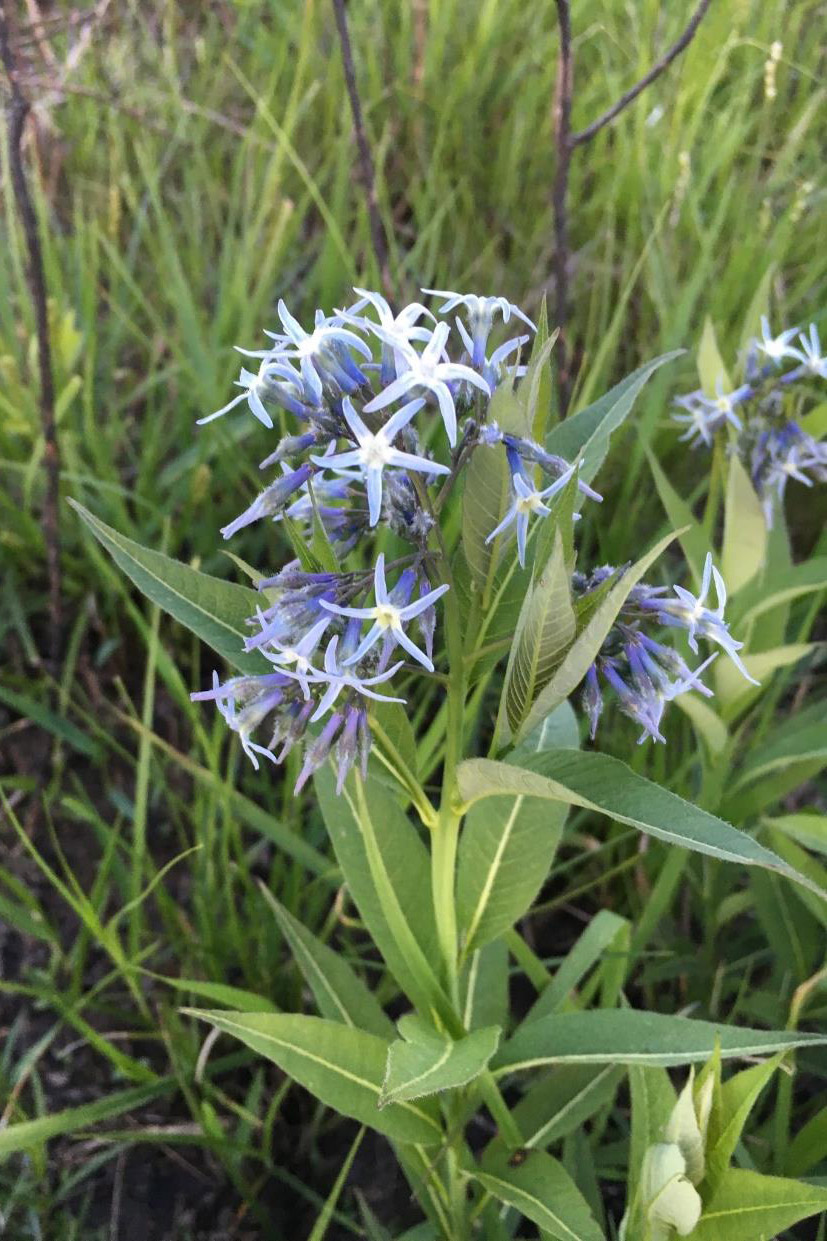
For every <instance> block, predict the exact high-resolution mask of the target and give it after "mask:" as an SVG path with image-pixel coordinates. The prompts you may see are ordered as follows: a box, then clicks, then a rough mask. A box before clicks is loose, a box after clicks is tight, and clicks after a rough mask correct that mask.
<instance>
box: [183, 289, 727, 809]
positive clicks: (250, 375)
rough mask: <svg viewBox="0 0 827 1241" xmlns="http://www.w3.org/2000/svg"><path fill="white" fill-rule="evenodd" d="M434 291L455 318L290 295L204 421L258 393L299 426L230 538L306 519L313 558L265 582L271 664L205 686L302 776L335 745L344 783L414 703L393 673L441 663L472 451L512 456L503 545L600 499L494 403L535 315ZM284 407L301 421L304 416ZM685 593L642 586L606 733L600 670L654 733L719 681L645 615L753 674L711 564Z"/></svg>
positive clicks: (628, 624)
mask: <svg viewBox="0 0 827 1241" xmlns="http://www.w3.org/2000/svg"><path fill="white" fill-rule="evenodd" d="M423 291H424V292H425V293H426V294H432V295H433V296H435V297H437V298H439V299H442V301H441V304H440V305H438V307H437V312H436V314H434V313H433V312H432V311H431V310H429V309H428V308H427V307H426V306H425V305H424V304H422V303H419V302H414V303H412V304H411V305H408V306H406V307H405V308H404V309H403V310H402V311H400V312H399V313H395V312H394V310H393V309H392V308H391V307H390V306H389V305H388V303H387V301H386V300H385V299H384V298H383V297H381V295H380V294H378V293H374V292H371V291H370V290H366V289H356V290H355V292H356V295H357V300H356V301H355V302H354V303H353V304H352V305H351V306H349V307H347V308H346V309H342V310H336V311H335V312H334V313H333V315H331V316H326V315H324V314H323V313H322V312H321V311H317V312H316V316H315V320H314V324H313V328H312V330H310V331H308V330H305V329H304V328H303V327H302V326H301V324H300V323H299V322H298V321H297V320H296V319H295V318H294V317H293V316H292V315H291V314H290V312H289V311H288V309H287V307H286V306H285V304H284V302H283V301H280V302H279V303H278V314H279V319H280V321H281V328H282V330H281V331H280V332H270V333H267V335H268V336H269V337H270V340H271V342H272V343H271V345H270V347H269V348H266V349H260V350H254V351H245V350H241V351H240V352H242V353H246V355H247V356H248V357H253V358H255V359H257V361H258V369H257V371H255V372H253V371H250V370H248V369H247V368H246V367H243V368H242V369H241V373H240V376H239V379H238V387H239V388H240V392H239V393H238V394H237V395H236V396H235V397H234V398H233V400H231V401H230V402H229V403H228V404H226V405H224V406H222V408H221V409H218V410H216V411H215V413H213V414H210V415H209V416H208V417H206V418H203V419H202V420H201V421H202V422H210V421H212V420H213V419H215V418H219V417H221V416H222V415H224V414H226V413H228V412H229V411H230V410H232V409H234V408H236V407H238V406H242V405H245V404H246V406H247V408H248V409H249V410H250V412H251V413H252V414H253V416H254V417H255V418H256V419H257V420H258V421H259V422H260V423H262V424H263V425H264V426H265V427H267V429H268V430H273V428H274V426H275V425H276V423H277V422H278V423H279V424H280V431H281V437H280V438H279V440H278V442H277V444H276V446H275V448H274V450H273V451H272V452H270V454H269V455H268V456H267V457H266V459H265V460H264V461H263V462H262V463H261V465H262V468H263V469H268V468H272V467H276V469H277V471H278V472H277V475H276V478H275V479H274V481H273V482H271V483H270V484H269V486H267V487H266V488H265V489H264V491H262V493H261V494H260V495H259V496H258V497H257V498H256V499H255V500H254V501H253V503H252V504H250V505H249V507H247V508H246V509H245V510H244V512H243V513H241V514H240V515H239V516H238V517H236V518H235V520H234V521H231V522H230V523H229V524H228V525H227V526H225V527H224V529H223V530H222V534H223V536H224V538H225V539H229V538H231V537H232V536H233V535H235V534H236V533H237V532H238V531H240V530H243V529H245V528H246V527H247V526H250V525H252V524H254V523H256V522H259V521H262V520H265V519H268V520H271V521H275V522H283V521H284V520H285V519H287V522H286V523H285V524H286V525H287V534H288V536H289V538H290V539H291V541H292V542H293V546H294V550H295V552H296V554H297V556H298V557H299V558H298V559H296V560H293V561H291V562H290V563H289V564H287V565H286V566H285V567H284V568H282V569H281V571H280V572H278V573H276V574H275V576H272V577H264V578H263V579H262V580H261V581H260V582H259V584H258V585H259V590H260V592H261V606H260V607H259V608H258V610H257V612H256V615H255V616H254V617H251V618H250V621H249V625H250V634H249V636H248V637H247V638H246V641H245V649H246V653H247V655H248V656H250V657H255V655H256V654H257V655H258V657H259V658H260V660H261V664H262V668H266V663H269V664H270V665H271V670H270V671H262V672H261V673H257V674H253V675H245V676H239V677H234V678H232V679H230V680H228V681H226V682H225V683H223V684H222V683H221V682H220V681H219V679H218V677H215V678H214V681H213V686H212V688H211V689H209V690H205V691H202V692H200V693H197V694H194V695H193V697H194V698H195V699H197V700H199V701H206V700H209V701H213V702H215V703H216V705H217V707H218V709H219V711H220V712H221V714H222V715H223V717H224V719H225V720H226V721H227V723H228V724H229V726H230V727H231V728H232V729H233V730H234V731H235V732H237V733H238V734H239V737H240V738H241V742H242V745H243V748H244V751H245V753H246V754H247V755H248V757H249V758H250V760H251V761H252V763H253V764H254V765H255V766H256V767H258V765H259V758H261V757H263V758H266V759H267V760H269V761H271V762H274V763H280V762H281V761H282V760H283V759H284V758H285V756H286V755H287V754H288V753H289V752H290V751H291V749H293V748H294V747H295V746H299V745H300V746H301V747H302V763H301V767H300V772H299V776H298V782H297V786H296V787H297V790H298V789H300V788H301V787H302V786H303V785H304V783H305V782H306V781H307V780H308V779H309V777H310V776H311V775H312V773H313V772H314V771H315V770H316V769H317V768H318V767H319V766H320V765H321V764H322V763H323V762H325V761H326V760H327V759H328V757H332V759H333V761H334V763H335V765H336V768H337V772H338V783H339V788H341V786H342V784H343V782H344V780H345V779H346V777H347V774H348V772H349V771H350V769H351V768H352V767H353V765H354V763H356V762H357V761H358V762H360V763H361V765H362V769H363V770H364V768H365V764H366V763H367V758H368V753H369V750H370V745H371V731H370V717H369V711H370V709H371V707H370V704H371V703H377V702H378V703H382V702H404V701H405V699H404V698H403V697H400V695H399V694H398V693H397V692H395V687H394V688H393V689H392V687H391V686H390V684H389V683H390V682H391V681H393V680H394V679H396V683H397V684H399V682H401V681H402V679H403V678H404V677H407V676H409V675H410V674H411V673H417V674H425V673H427V674H433V673H434V671H435V669H434V635H435V630H436V621H437V613H436V605H437V604H438V602H439V601H440V599H441V598H442V597H443V596H444V595H445V593H446V592H447V591H448V589H449V584H448V582H447V581H444V580H441V579H442V578H443V577H445V576H447V575H446V573H445V568H444V564H442V565H441V561H440V554H441V553H440V543H441V536H439V532H438V531H437V530H436V529H435V527H436V524H437V522H438V521H439V517H440V512H441V510H442V506H443V503H444V500H445V497H446V496H447V495H449V494H450V492H451V489H452V484H453V480H454V478H455V477H456V475H457V474H458V473H459V471H460V470H461V469H462V468H463V466H464V465H465V463H466V462H467V461H468V460H469V459H470V457H471V454H472V452H474V451H476V450H477V449H482V450H484V451H487V450H488V449H490V448H492V447H499V448H500V449H501V450H504V452H505V458H506V461H507V464H508V469H509V475H510V484H511V487H510V499H509V502H508V504H507V506H506V511H505V513H504V516H503V517H502V520H501V521H499V522H498V523H497V524H496V526H494V528H493V529H492V530H491V531H490V532H489V533H488V542H492V541H493V540H495V539H510V538H511V537H515V538H516V548H517V558H518V561H519V564H520V565H521V566H523V567H525V564H526V556H527V547H528V540H529V537H530V535H531V524H532V522H536V521H538V520H542V519H544V518H545V517H547V516H548V515H549V514H550V512H551V508H550V503H549V502H550V501H552V499H553V497H554V496H555V495H557V494H558V493H559V492H561V491H562V490H563V489H564V488H565V487H566V485H567V484H568V483H569V482H570V481H572V480H573V482H574V485H576V486H577V487H578V488H579V490H580V492H581V493H582V494H583V495H584V496H586V497H588V498H589V499H591V500H595V501H600V499H601V497H600V495H599V494H598V493H597V492H595V491H594V490H593V489H592V488H591V487H590V486H589V485H588V483H587V482H586V481H585V480H583V479H581V478H580V476H579V466H580V463H579V462H577V461H575V462H570V461H566V460H565V459H564V458H562V457H560V456H557V455H555V454H553V453H550V452H548V451H547V450H546V449H545V448H544V447H543V445H542V444H539V443H536V442H535V441H534V440H532V439H529V438H527V437H525V436H520V435H517V434H514V433H512V432H509V431H506V430H503V429H501V428H500V427H499V426H498V425H497V423H496V422H494V421H492V420H491V418H490V417H489V406H490V400H491V397H492V395H493V393H494V390H495V389H496V388H497V386H498V385H500V384H501V383H503V382H506V381H507V382H514V381H515V380H516V379H518V378H520V377H521V376H522V375H523V374H524V373H525V369H526V368H525V367H524V366H521V365H520V353H521V350H522V349H523V348H524V346H525V345H527V343H528V342H529V340H530V336H529V335H528V334H527V333H523V334H521V335H518V336H516V337H512V338H511V339H509V340H506V341H505V342H504V343H502V344H499V345H497V346H496V347H494V348H491V347H490V344H489V342H490V340H491V336H492V332H493V331H494V327H495V322H497V321H499V323H501V324H503V325H504V324H508V323H509V322H510V321H511V320H512V319H514V320H519V321H521V323H522V324H524V325H525V326H526V327H527V328H529V329H531V330H534V325H533V324H532V323H531V321H530V320H529V319H527V317H526V316H525V315H524V314H523V312H522V311H521V310H520V309H519V308H518V307H517V306H514V305H512V304H511V303H510V302H508V301H507V300H506V299H505V298H502V297H479V296H477V295H473V294H467V295H466V294H459V293H451V292H448V291H440V290H423ZM460 308H461V309H462V311H463V312H464V317H456V318H455V320H454V324H453V325H452V324H451V323H449V322H448V321H447V320H446V319H439V318H437V315H441V314H450V313H451V312H453V311H455V310H458V309H460ZM454 327H455V329H456V332H453V330H452V328H454ZM452 345H453V346H454V348H453V349H452V348H451V346H452ZM285 415H289V416H290V417H291V418H292V419H294V420H295V421H296V422H297V423H298V426H292V427H290V426H288V425H286V422H285ZM380 526H382V527H384V528H385V529H386V530H389V531H390V532H392V533H393V534H394V535H395V536H397V538H400V539H401V540H403V542H404V543H405V544H407V546H408V548H409V550H408V551H407V552H406V553H405V554H403V555H401V556H399V557H398V558H397V559H395V560H394V561H392V562H391V563H388V564H386V562H385V556H384V554H379V555H378V556H376V558H375V560H372V565H373V567H372V568H371V569H370V570H368V571H366V570H364V569H362V568H360V567H358V565H359V563H360V562H361V561H360V558H359V557H356V558H354V564H353V566H352V567H351V565H350V561H349V560H348V557H349V554H350V553H351V551H352V550H353V549H354V548H355V547H356V546H357V544H359V543H360V541H362V540H364V538H365V536H370V535H371V534H372V533H373V532H375V531H376V530H377V528H378V527H380ZM438 536H439V537H438ZM320 541H321V542H320ZM314 549H315V550H314ZM320 557H322V558H321V559H320ZM612 572H613V571H612V570H609V569H602V570H598V571H597V572H596V573H594V574H592V575H591V576H590V577H584V576H583V575H577V574H576V575H575V580H574V587H575V590H576V591H579V592H580V593H581V594H583V595H587V594H589V593H590V592H591V591H593V590H596V589H598V588H599V587H600V585H601V582H603V581H604V580H605V578H606V577H607V576H609V575H610V574H611V573H612ZM710 573H714V574H715V583H716V588H717V590H718V606H717V607H716V608H715V609H714V610H713V609H711V608H709V607H707V606H706V602H705V600H706V596H707V594H708V589H709V584H710ZM675 589H676V597H675V598H674V599H665V598H664V597H663V591H662V590H661V589H658V588H649V587H643V586H639V587H637V588H636V589H635V591H633V592H632V595H631V596H630V598H629V601H628V603H627V605H626V608H625V609H624V612H623V613H622V614H621V616H620V617H619V619H618V623H617V625H616V626H615V628H614V629H613V631H612V633H611V634H610V636H609V639H607V642H606V644H604V647H603V650H602V651H601V653H600V655H599V656H598V659H597V660H596V662H595V664H594V666H593V667H592V668H591V670H590V671H589V674H588V678H587V683H586V690H585V696H584V701H585V707H586V711H587V714H588V716H589V719H590V721H591V726H592V735H593V734H594V730H595V728H596V726H597V720H598V717H599V715H600V712H601V710H602V689H601V682H602V683H603V684H605V685H607V686H609V687H611V688H612V689H613V690H614V691H615V693H616V694H617V696H618V698H619V701H620V705H621V708H622V709H623V710H624V711H626V712H627V713H628V714H629V715H631V716H632V717H633V718H634V719H636V720H638V721H639V722H640V723H641V724H642V726H643V729H644V735H645V736H647V735H648V736H652V737H654V738H656V739H657V740H662V739H663V738H662V735H661V733H660V728H659V724H660V719H661V716H662V714H663V709H664V705H665V703H667V702H668V701H670V700H671V699H672V698H674V697H676V696H677V695H678V694H679V693H683V692H685V691H686V690H689V689H695V690H700V692H702V693H709V692H710V691H708V690H707V689H706V687H705V686H704V685H703V683H702V682H701V681H700V673H701V672H702V671H703V669H704V668H705V667H706V664H702V665H701V667H700V668H699V669H697V670H695V671H694V672H692V671H690V669H689V668H688V667H687V665H686V664H685V662H684V661H683V659H682V658H681V657H680V656H679V655H677V654H676V653H675V652H674V651H671V650H670V649H669V648H668V647H666V646H664V645H662V644H661V643H660V642H658V641H657V640H656V639H654V638H652V637H651V636H649V634H647V633H646V632H645V631H644V627H645V625H646V624H655V625H659V626H663V625H670V626H676V625H677V626H680V627H683V628H684V629H685V630H686V631H687V633H688V635H689V643H690V646H691V647H692V649H693V650H696V649H697V647H696V638H697V637H701V638H705V639H707V640H710V641H712V642H716V643H718V644H719V645H720V646H722V647H723V648H724V649H725V650H726V651H727V652H728V654H729V655H730V656H731V657H732V658H733V659H734V660H735V661H736V662H737V663H739V666H741V668H742V671H745V670H744V669H743V666H742V665H740V661H739V658H738V655H737V650H738V647H739V644H738V643H737V642H734V641H733V639H732V638H731V637H730V636H729V634H728V631H727V626H726V624H725V622H724V620H723V604H724V599H725V592H724V589H723V584H722V582H721V580H720V576H719V575H718V574H717V571H714V570H712V569H711V563H710V564H708V566H707V571H706V574H705V579H704V587H703V590H702V593H701V596H700V597H699V598H698V599H697V600H696V599H694V598H693V597H692V596H691V595H689V594H688V592H686V591H682V590H680V588H677V587H676V588H675ZM265 661H266V663H265ZM708 662H709V661H707V663H708ZM449 671H450V670H449ZM374 709H375V708H374ZM265 730H266V731H265ZM254 736H255V737H257V738H258V739H257V740H254Z"/></svg>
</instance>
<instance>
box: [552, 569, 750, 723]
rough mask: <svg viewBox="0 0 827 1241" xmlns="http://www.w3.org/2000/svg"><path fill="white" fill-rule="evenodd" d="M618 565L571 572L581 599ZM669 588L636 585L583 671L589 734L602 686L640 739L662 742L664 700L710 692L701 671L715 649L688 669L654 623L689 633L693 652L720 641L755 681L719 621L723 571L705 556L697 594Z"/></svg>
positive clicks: (598, 710) (723, 594) (614, 572)
mask: <svg viewBox="0 0 827 1241" xmlns="http://www.w3.org/2000/svg"><path fill="white" fill-rule="evenodd" d="M617 572H618V571H617V570H616V569H613V568H610V567H609V566H604V567H603V568H601V569H597V570H595V572H594V573H592V574H591V575H589V576H588V577H586V576H584V575H582V574H575V580H574V587H575V590H576V591H577V592H578V594H579V595H580V596H581V597H584V596H588V595H589V594H591V593H592V592H593V591H596V590H599V589H600V588H601V587H602V586H605V584H606V583H607V582H608V581H609V580H611V579H613V578H614V577H615V576H616V575H617ZM713 582H714V584H715V594H716V605H715V607H714V608H713V607H711V606H709V602H711V601H709V602H708V600H709V593H710V587H711V586H712V584H713ZM667 590H668V588H667V587H666V586H647V585H645V584H643V583H641V584H640V585H637V586H635V587H633V589H632V590H631V592H630V594H629V597H628V599H627V600H626V603H625V604H624V605H623V607H622V608H621V611H620V615H619V616H618V620H617V622H616V624H615V625H614V626H613V627H612V630H611V632H610V633H609V635H608V637H607V638H606V641H605V642H604V643H603V646H602V647H601V650H600V654H599V655H598V657H597V659H596V660H595V662H594V663H593V664H592V665H591V667H590V668H589V670H588V672H587V674H586V683H585V687H584V690H583V698H582V701H583V709H584V711H585V712H586V715H587V716H588V719H589V725H590V733H591V736H592V738H594V736H595V733H596V732H597V725H598V723H599V721H600V716H601V714H602V712H603V686H604V685H605V686H607V687H609V688H611V689H612V690H614V692H615V694H616V696H617V699H618V701H619V703H620V709H621V711H622V712H623V713H624V715H628V716H629V718H630V719H632V720H634V721H635V723H636V724H639V725H640V727H641V729H642V730H643V731H642V732H641V734H640V737H639V739H638V744H640V743H641V742H643V741H645V740H646V738H647V737H651V738H652V739H653V740H654V741H665V738H664V736H663V734H662V732H661V729H660V725H661V721H662V719H663V713H664V711H665V709H666V706H667V704H668V703H670V702H672V701H673V700H674V699H675V698H677V697H678V696H679V695H680V694H685V693H687V692H688V691H689V690H696V691H697V692H698V693H700V694H703V695H704V696H705V697H711V695H712V690H711V689H709V688H708V687H707V686H706V685H704V683H703V681H702V680H701V674H702V673H703V672H704V671H705V670H706V669H707V668H708V667H709V665H710V664H711V663H712V661H713V660H714V659H715V658H716V656H717V654H718V652H717V651H716V652H713V654H712V655H710V656H708V658H707V659H705V660H704V662H703V663H702V664H700V666H699V667H697V668H695V669H692V668H690V667H689V666H688V664H687V663H686V661H685V660H684V658H683V657H682V656H681V655H680V654H679V653H678V652H677V651H675V650H673V649H672V648H671V647H669V646H666V645H664V644H663V643H662V642H659V641H657V639H655V638H653V637H652V636H651V635H650V634H648V633H647V632H646V628H645V627H646V626H647V625H651V624H653V623H654V624H657V625H661V626H663V625H666V626H670V627H672V628H677V629H683V630H684V631H685V632H686V635H687V639H688V642H689V647H690V649H691V650H692V651H693V652H694V653H695V654H697V653H698V638H701V639H703V640H705V641H706V642H711V643H713V644H715V645H717V646H719V647H720V648H721V649H722V650H723V651H724V652H725V653H726V654H727V655H728V656H729V658H730V659H731V660H732V662H733V663H734V664H735V666H736V668H737V669H738V671H739V672H740V673H742V675H743V676H745V677H746V679H747V680H748V681H750V682H751V683H752V684H753V685H757V684H758V682H757V681H756V680H755V678H754V677H752V676H750V674H749V672H748V671H747V669H746V668H745V667H744V664H743V661H742V660H741V657H740V655H739V654H738V652H739V650H741V648H742V646H743V643H742V642H736V641H735V639H734V638H733V637H732V635H731V634H730V632H729V625H728V624H727V622H726V621H725V620H724V606H725V604H726V597H727V596H726V586H725V585H724V580H723V578H722V577H721V574H720V573H719V572H718V570H717V569H716V568H715V567H714V565H713V564H712V555H711V554H709V555H707V558H706V563H705V564H704V571H703V579H702V582H701V590H700V593H699V594H698V595H697V596H695V595H693V594H692V593H691V592H690V591H688V590H686V589H684V587H682V586H673V588H672V590H673V592H674V597H669V596H667Z"/></svg>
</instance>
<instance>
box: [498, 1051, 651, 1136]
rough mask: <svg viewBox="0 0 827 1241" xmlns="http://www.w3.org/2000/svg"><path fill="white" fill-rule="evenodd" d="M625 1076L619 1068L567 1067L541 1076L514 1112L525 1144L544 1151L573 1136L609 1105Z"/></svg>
mask: <svg viewBox="0 0 827 1241" xmlns="http://www.w3.org/2000/svg"><path fill="white" fill-rule="evenodd" d="M625 1072H626V1070H625V1068H624V1067H623V1066H622V1065H619V1064H606V1065H590V1064H567V1065H565V1066H564V1067H563V1068H561V1069H552V1071H551V1072H550V1073H548V1074H543V1076H542V1077H541V1079H540V1080H539V1081H538V1082H537V1083H536V1084H535V1085H534V1086H532V1087H531V1089H530V1090H529V1091H528V1092H527V1093H526V1094H525V1095H524V1096H523V1098H522V1099H520V1101H519V1103H518V1104H517V1105H516V1107H515V1108H514V1109H513V1116H514V1121H515V1124H516V1126H517V1128H518V1129H519V1131H520V1133H521V1134H522V1135H523V1139H524V1144H525V1145H526V1146H538V1147H547V1146H550V1145H551V1143H552V1142H557V1141H559V1139H560V1138H564V1137H567V1136H568V1134H570V1133H573V1132H574V1131H575V1129H578V1128H579V1127H580V1126H581V1125H583V1124H584V1123H585V1122H586V1121H587V1120H589V1119H590V1118H591V1117H592V1116H594V1115H595V1113H596V1112H599V1111H600V1109H601V1108H603V1107H606V1106H608V1105H609V1104H610V1103H611V1101H612V1099H613V1098H614V1096H615V1094H616V1092H617V1088H618V1086H619V1085H620V1083H621V1081H622V1079H623V1077H624V1074H625ZM500 1140H501V1139H495V1141H500Z"/></svg>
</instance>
